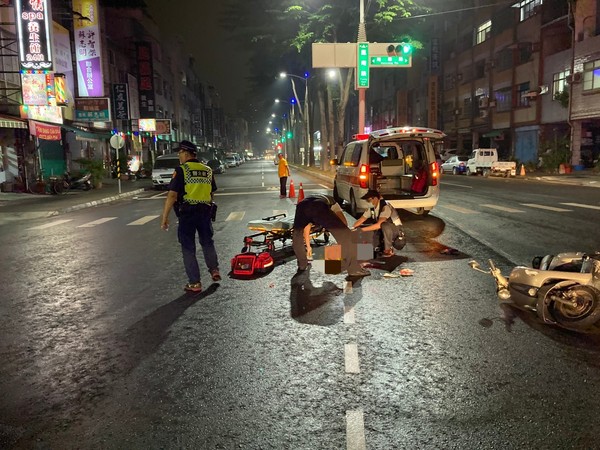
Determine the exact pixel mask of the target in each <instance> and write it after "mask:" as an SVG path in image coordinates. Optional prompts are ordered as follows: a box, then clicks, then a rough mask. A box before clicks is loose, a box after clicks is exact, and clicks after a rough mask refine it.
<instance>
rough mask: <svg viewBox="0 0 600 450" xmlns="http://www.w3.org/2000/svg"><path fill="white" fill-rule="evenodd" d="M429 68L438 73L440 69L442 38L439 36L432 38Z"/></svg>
mask: <svg viewBox="0 0 600 450" xmlns="http://www.w3.org/2000/svg"><path fill="white" fill-rule="evenodd" d="M429 61H430V62H429V70H430V71H431V72H433V73H437V72H438V70H440V40H439V38H432V39H431V51H430V54H429Z"/></svg>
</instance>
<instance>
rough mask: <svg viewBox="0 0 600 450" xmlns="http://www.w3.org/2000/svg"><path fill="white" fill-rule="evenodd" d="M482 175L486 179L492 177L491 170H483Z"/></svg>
mask: <svg viewBox="0 0 600 450" xmlns="http://www.w3.org/2000/svg"><path fill="white" fill-rule="evenodd" d="M482 175H483V176H484V177H489V176H490V170H489V169H483V173H482Z"/></svg>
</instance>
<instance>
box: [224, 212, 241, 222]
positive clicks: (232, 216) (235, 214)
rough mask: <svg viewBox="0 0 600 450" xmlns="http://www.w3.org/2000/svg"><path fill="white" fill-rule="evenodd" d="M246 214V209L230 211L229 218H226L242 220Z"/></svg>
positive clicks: (228, 219)
mask: <svg viewBox="0 0 600 450" xmlns="http://www.w3.org/2000/svg"><path fill="white" fill-rule="evenodd" d="M244 214H246V213H245V212H244V211H233V212H230V213H229V215H228V216H227V219H225V222H227V221H232V220H242V219H243V218H244Z"/></svg>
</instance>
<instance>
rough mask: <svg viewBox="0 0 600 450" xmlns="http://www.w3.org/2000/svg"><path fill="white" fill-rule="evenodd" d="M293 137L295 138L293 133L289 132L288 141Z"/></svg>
mask: <svg viewBox="0 0 600 450" xmlns="http://www.w3.org/2000/svg"><path fill="white" fill-rule="evenodd" d="M292 137H294V136H293V135H292V132H291V131H288V132H287V138H288V139H291V138H292Z"/></svg>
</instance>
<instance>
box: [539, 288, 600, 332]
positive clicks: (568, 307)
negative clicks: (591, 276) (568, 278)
mask: <svg viewBox="0 0 600 450" xmlns="http://www.w3.org/2000/svg"><path fill="white" fill-rule="evenodd" d="M565 294H566V295H567V296H568V297H569V298H570V299H571V300H573V302H574V303H573V304H569V303H562V302H557V301H554V302H552V303H550V304H549V305H548V309H549V312H550V314H551V315H552V317H553V318H554V319H555V320H556V322H557V323H558V324H559V325H561V326H563V327H565V328H569V329H572V330H576V331H584V330H586V329H588V328H590V327H591V326H592V325H594V324H595V323H596V322H598V320H600V292H599V291H598V290H597V289H595V288H593V287H591V286H583V285H576V286H573V287H571V288H568V289H566V290H565Z"/></svg>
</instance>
